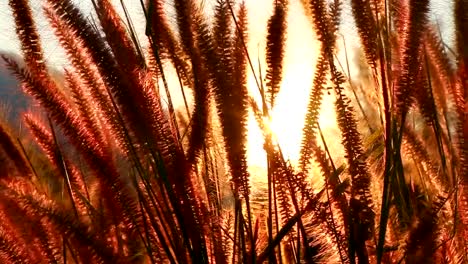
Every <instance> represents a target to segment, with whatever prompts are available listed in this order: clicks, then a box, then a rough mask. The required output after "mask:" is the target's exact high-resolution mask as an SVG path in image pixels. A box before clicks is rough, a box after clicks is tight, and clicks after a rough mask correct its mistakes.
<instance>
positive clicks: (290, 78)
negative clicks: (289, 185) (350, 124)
mask: <svg viewBox="0 0 468 264" xmlns="http://www.w3.org/2000/svg"><path fill="white" fill-rule="evenodd" d="M245 1H246V3H247V6H248V14H249V39H250V42H249V54H250V56H251V58H252V59H253V61H254V64H255V67H256V70H257V69H258V64H257V63H256V61H257V58H260V61H261V63H262V68H263V74H264V70H265V66H264V65H265V64H264V48H265V45H264V42H265V41H264V40H265V37H266V23H267V20H268V18H269V16H270V15H271V12H272V3H273V1H274V0H245ZM30 2H31V3H32V9H33V12H34V15H35V16H37V22H36V23H37V25H38V28H39V33H40V35H41V38H42V39H43V46H44V49H45V53H46V59H47V61H48V63H49V64H50V65H53V66H56V67H60V66H61V65H63V62H64V56H63V52H62V50H61V48H60V46H59V45H58V43H57V42H56V40H55V37H54V35H53V32H52V31H51V30H50V29H49V26H48V24H47V22H46V21H45V19H44V17H43V16H42V14H41V9H42V8H41V2H43V1H41V0H31V1H30ZM74 2H75V3H77V4H78V5H79V6H80V7H82V8H83V10H87V11H86V12H90V10H91V6H92V5H91V0H75V1H74ZM114 2H116V4H117V6H119V4H118V3H119V1H118V0H114ZM124 2H125V3H126V5H127V8H128V9H129V10H130V12H131V15H132V17H133V19H134V22H135V24H136V25H137V28H138V29H139V30H140V32H141V33H143V30H144V23H143V21H144V20H143V15H142V12H141V7H140V1H138V0H124ZM300 2H301V0H290V3H291V5H290V7H289V16H288V26H289V28H288V30H289V31H288V35H287V46H288V49H287V51H286V58H285V59H286V69H284V76H283V77H284V78H283V84H282V88H281V91H280V94H279V96H278V101H277V106H276V108H275V109H274V110H273V121H272V122H273V123H272V124H271V126H272V127H273V129H274V130H275V132H276V134H277V136H278V138H279V141H280V143H282V144H281V145H282V148H283V151H284V153H286V155H287V156H288V157H290V158H291V159H292V160H296V159H297V156H298V150H299V145H300V140H301V131H302V126H303V118H304V114H305V111H306V105H307V101H308V95H309V91H310V87H311V82H312V74H313V69H314V65H315V60H316V56H317V54H316V53H317V50H318V48H317V42H316V40H315V37H314V34H313V31H312V27H311V25H310V21H309V20H308V18H307V17H306V16H305V15H304V12H303V8H302V6H301V4H300ZM130 3H133V4H130ZM214 3H215V1H214V0H205V5H206V8H207V9H209V8H212V7H213V6H214ZM344 3H345V6H344V8H343V9H344V10H343V18H342V25H341V33H342V34H343V35H344V36H345V38H346V43H347V46H348V51H349V52H352V50H353V49H354V48H356V47H357V46H358V45H359V43H358V40H357V39H356V38H355V26H354V25H353V19H352V17H351V14H350V9H349V8H348V7H347V5H348V4H347V3H348V1H344ZM451 6H452V1H450V0H437V1H433V2H432V4H431V14H430V18H431V19H432V20H433V21H437V23H438V24H439V25H440V27H441V29H442V32H443V37H444V40H445V41H446V42H448V43H451V41H452V36H453V35H452V34H451V32H452V25H453V22H452V21H451V17H452V15H451V12H452V11H451ZM141 35H142V36H143V34H141ZM0 51H6V52H15V53H18V41H17V38H16V36H15V32H14V25H13V19H12V16H11V11H10V9H9V7H8V0H0ZM341 58H342V57H341ZM352 59H353V57H352V55H350V60H352ZM351 62H352V61H351ZM343 65H344V63H343ZM355 73H356V72H354V74H355ZM352 74H353V73H352ZM249 84H250V89H251V90H252V93H253V95H254V96H255V95H256V92H257V91H256V90H255V89H256V88H255V82H254V79H253V78H252V76H250V78H249ZM176 87H177V85H176ZM257 95H258V92H257ZM291 102H293V103H291ZM330 102H331V101H330ZM333 116H334V107H324V108H323V111H322V116H321V121H320V122H321V126H322V128H323V127H324V128H325V129H326V128H327V127H330V129H331V130H333V129H336V128H333V127H334V126H333V123H334V121H333V120H334V118H333ZM249 129H250V131H251V132H250V135H249V140H250V141H249V145H250V146H249V150H250V157H249V162H250V163H251V164H254V165H259V164H264V162H265V157H264V155H255V153H256V152H260V153H262V151H261V150H262V146H263V140H262V138H261V135H260V132H259V131H258V129H257V128H256V124H255V122H254V121H253V120H251V122H249ZM260 166H262V165H260Z"/></svg>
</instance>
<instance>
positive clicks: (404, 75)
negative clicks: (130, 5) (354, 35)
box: [0, 0, 468, 264]
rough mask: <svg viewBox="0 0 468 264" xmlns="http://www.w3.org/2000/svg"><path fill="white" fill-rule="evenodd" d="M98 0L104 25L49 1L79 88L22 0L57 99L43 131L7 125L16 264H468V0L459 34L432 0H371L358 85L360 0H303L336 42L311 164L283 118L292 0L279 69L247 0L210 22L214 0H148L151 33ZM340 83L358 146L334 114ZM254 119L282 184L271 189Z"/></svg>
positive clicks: (46, 100) (0, 196)
mask: <svg viewBox="0 0 468 264" xmlns="http://www.w3.org/2000/svg"><path fill="white" fill-rule="evenodd" d="M91 1H92V3H93V6H94V11H95V19H94V20H90V19H87V17H86V16H85V14H83V13H82V11H81V10H80V9H78V8H77V7H76V6H75V5H74V4H73V2H72V1H70V0H62V1H55V0H44V1H43V12H44V14H45V16H46V17H47V19H48V21H49V25H50V30H52V31H53V32H54V33H55V35H56V36H57V39H58V40H59V42H60V45H61V46H62V48H63V49H64V51H65V53H66V56H67V60H68V63H67V65H66V66H65V68H64V69H63V80H64V81H63V82H64V83H61V82H59V81H57V79H56V78H53V77H52V76H51V74H50V69H49V68H48V65H47V64H46V60H45V58H44V53H43V48H42V45H43V43H42V42H41V40H40V37H39V34H38V31H37V28H36V23H35V21H34V19H33V16H32V12H31V8H30V5H29V3H28V1H27V0H10V1H9V5H10V8H11V9H12V11H13V15H14V20H15V24H16V32H17V35H18V38H19V40H20V44H21V51H22V58H23V60H24V65H23V64H22V63H20V62H18V61H16V60H14V59H13V58H12V57H8V56H3V59H4V61H5V62H6V64H7V66H8V68H9V69H10V70H11V73H12V74H14V75H15V76H16V77H17V79H18V80H19V82H20V83H21V88H22V89H23V91H24V92H25V93H27V94H28V95H29V96H31V97H32V98H33V99H34V100H35V102H36V103H38V104H39V105H40V107H41V109H42V110H37V109H36V110H34V111H33V110H31V111H29V112H26V113H24V114H23V115H22V117H21V118H22V122H23V123H24V125H26V126H27V128H28V130H29V134H30V137H29V138H30V139H28V138H23V137H22V138H19V137H18V136H16V135H15V133H14V132H12V131H13V130H12V129H10V128H9V127H8V125H7V123H6V122H3V123H0V158H1V161H2V167H1V170H0V173H1V175H0V176H1V178H0V222H1V223H2V224H1V225H0V262H2V263H197V264H198V263H264V262H268V263H359V264H361V263H362V264H363V263H468V253H467V252H468V245H467V242H466V241H467V240H468V160H467V159H468V156H467V155H468V143H467V142H466V140H468V120H467V105H468V104H467V103H466V100H467V95H468V45H466V44H464V43H466V42H468V39H467V37H468V1H466V0H454V10H453V12H452V15H453V18H454V21H455V27H454V28H455V32H454V36H455V40H454V45H453V47H450V46H448V45H446V44H445V43H444V42H443V41H442V40H441V36H440V34H439V32H438V30H437V27H436V26H435V25H433V24H432V22H431V21H430V20H429V19H428V14H429V4H430V3H429V1H428V0H407V1H403V0H374V1H370V0H351V1H350V3H351V5H350V6H349V8H351V13H352V15H353V18H354V22H355V25H356V28H357V32H358V35H359V40H360V42H361V43H360V44H361V45H360V47H361V49H360V50H359V51H357V52H358V53H359V52H360V54H362V63H361V65H360V71H361V72H360V75H359V76H361V77H360V78H358V79H351V76H349V75H350V74H349V71H348V72H345V71H344V70H343V68H342V67H341V64H340V61H338V59H337V54H338V52H339V51H338V48H337V47H338V46H339V45H338V42H339V41H341V39H340V38H339V36H340V34H341V33H340V32H339V26H340V23H341V19H342V11H343V10H342V9H343V6H344V5H343V2H342V1H340V0H333V1H325V0H312V1H306V0H303V1H302V4H303V8H304V10H305V11H306V12H305V13H307V14H308V16H309V18H310V22H311V24H310V27H312V28H313V29H314V32H315V35H316V37H317V39H318V41H319V43H320V48H319V50H318V52H317V63H316V66H315V71H314V76H313V85H312V87H311V88H310V93H309V94H310V97H309V103H308V107H307V113H306V116H305V119H304V126H303V130H302V132H303V136H302V144H301V148H300V155H299V161H298V162H297V165H292V164H291V163H290V162H289V161H288V160H287V159H286V158H285V157H284V155H283V153H282V150H281V148H280V146H279V144H278V142H277V140H276V138H275V137H274V135H273V134H272V133H271V131H270V130H269V129H268V124H267V122H266V120H269V119H270V117H271V112H272V110H273V109H274V107H275V104H276V102H277V98H278V93H279V91H280V89H281V83H282V80H283V75H284V72H283V71H284V68H285V64H286V61H285V59H284V57H285V49H286V41H285V39H286V34H287V32H288V23H287V19H286V17H287V15H288V12H289V8H288V7H289V4H290V3H289V2H288V0H276V1H271V4H272V5H273V11H272V14H271V17H270V18H269V20H268V23H267V28H266V29H265V32H266V40H265V41H266V42H265V43H266V50H265V57H266V65H265V72H264V73H262V70H257V69H255V68H254V66H253V65H254V64H253V63H252V60H254V59H255V58H251V57H250V56H249V53H248V52H247V50H248V49H247V45H248V43H249V42H248V39H249V34H248V32H249V30H248V24H247V21H248V20H247V15H248V11H249V10H248V9H247V8H246V5H245V3H244V2H241V3H237V2H235V1H232V0H216V4H215V8H214V10H213V15H212V17H209V18H208V17H207V14H206V13H205V12H203V11H202V9H201V8H200V5H199V3H198V1H196V0H174V1H172V3H171V4H172V5H173V6H174V10H175V13H174V14H171V16H173V17H174V18H175V24H173V23H170V22H169V21H172V20H170V19H169V15H168V13H167V10H165V8H164V7H165V3H164V1H162V0H148V1H140V2H139V4H141V8H142V10H143V11H144V12H143V13H144V17H145V21H146V30H145V36H138V35H137V33H136V31H135V29H134V27H133V23H132V19H131V17H130V16H129V14H128V12H127V9H126V7H125V5H124V4H123V2H122V3H121V4H122V7H123V10H124V14H123V17H121V16H120V14H119V13H118V12H117V11H116V7H115V6H113V4H112V3H111V1H110V0H91ZM141 39H145V40H146V41H147V43H148V45H147V47H146V46H145V47H142V44H141V43H140V41H141ZM169 74H175V75H176V76H177V79H178V81H179V83H178V87H169V86H170V85H169V82H168V78H169ZM249 74H252V75H253V76H254V78H255V83H256V85H257V87H255V89H256V91H259V93H260V94H261V96H260V100H254V99H253V96H252V94H251V93H250V92H249V89H248V88H249V87H247V79H248V75H249ZM174 89H178V90H180V91H181V94H182V95H183V102H184V104H183V106H182V108H180V109H179V108H177V107H176V106H175V105H174V102H173V101H174V100H173V98H172V97H171V93H173V91H174ZM327 92H328V93H329V94H332V95H333V97H334V106H335V112H336V124H337V126H338V128H339V131H340V139H341V141H340V144H341V147H342V148H343V150H344V153H345V154H344V155H342V156H340V157H336V156H337V155H338V154H337V153H333V150H332V149H330V148H329V147H328V144H327V140H326V138H325V137H324V134H323V133H322V130H321V128H320V125H319V116H320V113H321V109H322V102H323V98H324V94H325V93H327ZM249 113H253V116H254V117H255V120H256V121H257V123H258V126H259V128H260V129H261V130H262V133H263V141H264V155H265V156H266V158H267V168H266V170H267V183H266V186H264V188H256V189H255V188H254V187H253V186H251V185H252V184H251V183H252V181H251V180H252V179H251V177H252V176H251V175H250V173H249V168H248V160H247V159H248V156H247V145H246V144H247V143H246V141H247V137H248V131H247V122H248V117H249ZM31 139H32V140H31ZM317 167H318V168H319V170H318V171H317V170H314V169H313V168H317ZM318 177H320V178H321V179H323V184H322V185H321V186H320V187H317V184H313V181H314V180H313V179H316V178H318Z"/></svg>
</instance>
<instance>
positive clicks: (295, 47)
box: [248, 1, 334, 180]
mask: <svg viewBox="0 0 468 264" xmlns="http://www.w3.org/2000/svg"><path fill="white" fill-rule="evenodd" d="M261 2H265V1H258V2H256V3H255V4H251V5H252V8H249V10H253V11H252V12H251V13H250V20H249V24H250V25H251V31H252V32H253V35H252V36H251V37H250V42H249V54H250V56H251V58H252V60H253V63H254V68H255V70H256V75H257V78H259V77H258V75H259V74H258V70H259V69H261V71H262V76H265V71H266V69H265V65H266V63H265V61H264V58H263V56H264V54H265V47H264V46H259V43H265V41H264V38H266V36H265V34H266V32H265V31H264V30H265V26H266V23H267V20H268V17H269V15H270V13H271V12H272V11H271V10H268V11H267V12H265V10H264V7H265V6H270V5H271V4H268V3H261ZM260 8H263V10H260ZM257 9H258V10H257ZM303 10H304V9H303V8H302V6H301V3H299V2H292V3H291V5H290V7H289V15H288V20H287V22H288V34H287V40H286V50H285V57H284V61H285V64H284V65H285V67H284V68H283V81H282V85H281V90H280V92H279V94H278V97H277V101H276V104H275V106H274V107H273V109H271V110H270V111H271V112H270V113H271V121H270V122H269V124H268V126H269V129H270V130H271V133H272V134H273V137H274V138H275V139H276V140H277V142H278V143H279V145H280V147H281V149H282V152H283V154H284V156H285V158H286V159H287V160H289V161H290V162H291V163H292V164H295V163H296V162H297V160H298V158H299V150H300V146H301V140H302V128H303V126H304V117H305V113H306V109H307V104H308V98H309V92H310V90H311V85H312V79H313V73H314V67H315V61H316V58H317V52H318V50H319V46H318V42H317V40H316V39H315V36H314V33H313V30H312V25H311V23H310V21H309V20H308V18H307V17H306V15H305V14H304V11H303ZM256 11H258V12H259V13H255V12H256ZM252 14H255V16H253V15H252ZM258 14H263V15H258ZM256 58H260V59H259V60H260V64H261V65H258V60H257V59H256ZM249 90H250V93H251V95H252V96H253V97H254V98H256V99H257V101H258V102H259V101H260V100H259V98H260V95H259V89H258V87H257V84H256V81H255V79H254V77H253V74H252V73H251V74H250V76H249ZM326 112H327V113H331V114H332V115H334V111H333V109H331V111H326ZM322 118H323V117H322ZM325 120H333V121H334V116H325ZM327 125H328V124H327ZM327 125H325V124H324V126H325V127H326V126H327ZM248 130H249V135H248V156H249V166H250V167H251V172H252V174H253V176H254V177H255V178H256V179H258V180H260V178H262V177H263V178H264V175H265V168H266V157H265V151H263V143H264V139H263V136H262V133H261V132H260V129H259V128H258V125H257V123H256V121H255V119H254V117H253V115H251V116H250V118H249V123H248Z"/></svg>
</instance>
